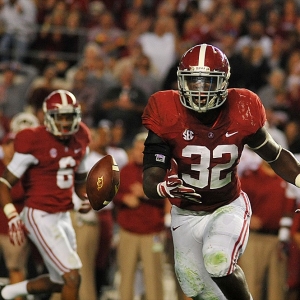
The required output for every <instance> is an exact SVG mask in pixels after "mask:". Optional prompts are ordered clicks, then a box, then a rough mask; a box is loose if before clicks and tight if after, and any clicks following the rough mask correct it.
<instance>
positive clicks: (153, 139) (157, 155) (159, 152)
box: [143, 130, 171, 170]
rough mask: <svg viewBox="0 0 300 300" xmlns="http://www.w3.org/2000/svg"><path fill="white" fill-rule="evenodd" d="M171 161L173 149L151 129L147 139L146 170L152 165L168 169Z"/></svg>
mask: <svg viewBox="0 0 300 300" xmlns="http://www.w3.org/2000/svg"><path fill="white" fill-rule="evenodd" d="M170 161H171V149H170V147H169V145H168V144H167V143H166V142H164V141H163V139H162V138H160V137H159V136H158V135H157V134H155V133H154V132H153V131H151V130H150V131H149V133H148V137H147V139H146V141H145V149H144V162H143V166H144V170H145V169H148V168H151V167H160V168H163V169H165V170H166V169H168V168H170Z"/></svg>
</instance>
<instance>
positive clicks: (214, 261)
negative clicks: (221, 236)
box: [203, 250, 231, 277]
mask: <svg viewBox="0 0 300 300" xmlns="http://www.w3.org/2000/svg"><path fill="white" fill-rule="evenodd" d="M203 259H204V265H205V268H206V270H207V272H208V273H209V274H210V275H211V277H223V276H226V275H228V270H229V267H230V264H231V257H230V256H229V255H228V253H226V252H224V251H222V250H214V251H210V252H207V253H205V255H204V257H203Z"/></svg>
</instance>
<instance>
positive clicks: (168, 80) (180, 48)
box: [162, 40, 193, 90]
mask: <svg viewBox="0 0 300 300" xmlns="http://www.w3.org/2000/svg"><path fill="white" fill-rule="evenodd" d="M192 46H193V42H192V41H185V40H179V41H178V43H177V47H176V60H175V62H174V63H173V65H171V67H170V68H169V70H168V72H167V75H166V77H165V79H164V81H163V83H162V89H163V90H178V84H177V68H178V65H179V61H180V59H181V56H182V55H183V54H184V53H185V52H186V51H187V50H188V49H190V48H191V47H192Z"/></svg>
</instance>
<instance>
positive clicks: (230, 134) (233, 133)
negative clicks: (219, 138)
mask: <svg viewBox="0 0 300 300" xmlns="http://www.w3.org/2000/svg"><path fill="white" fill-rule="evenodd" d="M237 133H238V131H235V132H232V133H229V132H226V133H225V136H226V137H230V136H232V135H235V134H237Z"/></svg>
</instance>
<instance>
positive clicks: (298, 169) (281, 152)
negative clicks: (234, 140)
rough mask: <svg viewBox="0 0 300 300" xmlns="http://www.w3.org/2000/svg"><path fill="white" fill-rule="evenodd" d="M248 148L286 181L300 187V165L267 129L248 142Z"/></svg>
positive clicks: (258, 132)
mask: <svg viewBox="0 0 300 300" xmlns="http://www.w3.org/2000/svg"><path fill="white" fill-rule="evenodd" d="M247 144H248V146H249V147H250V148H251V149H252V150H253V151H254V152H256V153H257V154H258V155H259V156H260V157H261V158H263V159H264V160H265V161H267V162H268V163H269V164H270V166H271V167H272V169H273V170H274V171H275V172H276V173H277V174H278V175H279V176H280V177H281V178H283V179H284V180H286V181H287V182H290V183H292V184H294V185H296V186H298V187H300V175H299V174H300V164H299V162H298V161H297V159H296V158H295V156H294V155H293V154H292V153H291V152H290V151H288V150H287V149H284V148H282V147H281V146H280V145H279V144H277V143H276V142H275V141H274V139H273V138H272V137H271V135H270V134H269V133H268V131H267V129H266V128H265V127H262V128H260V129H259V130H258V131H257V132H256V133H255V134H254V135H252V136H251V137H250V138H249V139H248V140H247Z"/></svg>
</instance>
